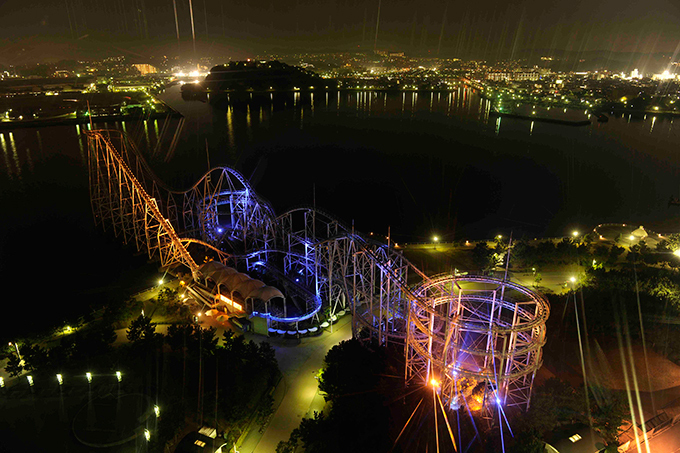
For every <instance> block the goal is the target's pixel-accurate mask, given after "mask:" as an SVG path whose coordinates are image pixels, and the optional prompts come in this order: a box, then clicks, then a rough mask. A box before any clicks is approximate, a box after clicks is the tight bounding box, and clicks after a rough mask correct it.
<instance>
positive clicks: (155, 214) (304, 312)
mask: <svg viewBox="0 0 680 453" xmlns="http://www.w3.org/2000/svg"><path fill="white" fill-rule="evenodd" d="M87 134H88V156H89V173H90V197H91V202H92V210H93V214H94V217H95V222H96V223H99V224H102V225H103V226H104V227H105V228H106V227H110V228H112V229H113V231H114V233H115V234H116V235H117V236H120V237H122V239H123V240H124V241H125V242H126V243H127V242H133V243H134V244H136V246H137V248H138V249H139V250H142V249H144V250H146V251H147V252H148V253H149V256H150V257H156V258H159V259H160V261H161V265H162V266H166V267H170V266H173V265H177V264H181V265H184V266H186V267H187V268H188V269H189V270H190V271H191V273H192V275H193V277H194V281H195V282H196V284H197V285H198V282H200V281H205V280H206V279H207V276H204V275H202V273H201V267H200V266H199V265H198V264H197V262H196V260H195V259H194V257H193V255H192V251H193V250H194V249H195V248H196V247H201V249H200V250H199V251H200V252H201V253H200V255H198V254H197V255H196V256H197V257H200V258H201V259H202V258H203V257H204V256H205V253H206V250H208V251H210V253H211V254H213V255H214V257H215V258H216V259H217V260H219V261H220V262H222V263H223V264H224V265H225V266H229V267H231V268H233V270H234V272H236V269H238V270H239V271H240V272H243V273H256V274H258V278H261V279H263V280H269V281H270V282H276V286H277V287H282V288H284V289H285V293H286V294H285V296H284V295H282V296H281V297H280V299H281V300H283V304H285V305H284V306H283V307H282V308H280V309H278V308H277V310H276V311H275V310H273V309H271V307H272V306H273V305H272V304H268V303H265V304H264V305H263V304H261V303H258V301H253V300H252V299H253V297H254V296H253V297H250V302H248V300H249V299H248V298H246V300H245V305H243V306H242V308H243V309H245V310H246V311H247V312H248V313H249V314H251V315H254V316H261V317H263V318H266V319H267V320H268V323H269V324H270V328H273V327H278V328H279V329H280V330H286V331H289V330H291V329H292V326H295V329H296V331H297V328H298V323H300V322H309V323H319V322H321V321H323V320H324V319H321V318H325V319H326V320H328V321H330V322H333V321H334V320H335V319H337V316H338V315H339V314H342V313H346V312H348V311H349V312H351V313H352V327H353V333H354V335H355V336H361V337H366V336H369V337H373V338H375V339H377V340H378V341H379V342H380V343H381V344H385V343H388V342H395V343H400V344H405V345H406V379H407V381H408V382H410V383H428V382H430V381H431V380H434V381H435V382H440V383H441V385H440V386H439V388H440V392H441V395H442V397H443V398H444V400H445V401H446V402H447V404H448V405H449V406H450V407H452V408H455V407H457V406H458V405H459V403H460V401H461V400H464V401H476V404H477V405H478V406H479V409H481V408H483V407H486V406H488V404H489V402H494V403H495V402H496V401H498V402H500V403H501V405H504V406H519V407H521V408H527V407H528V405H529V399H530V395H531V389H532V385H533V378H534V375H535V372H536V370H537V369H538V368H539V367H540V366H541V348H542V346H543V344H544V342H545V321H546V319H547V317H548V315H549V307H548V304H547V302H546V301H545V300H544V299H543V298H542V297H541V296H540V295H538V294H536V293H534V292H532V291H530V290H528V289H526V288H524V287H522V286H520V285H517V284H513V283H510V282H508V281H502V280H498V279H493V278H486V277H472V276H466V277H454V276H451V275H444V276H439V277H435V278H428V277H427V276H425V275H424V274H423V273H422V272H421V271H420V270H418V269H417V268H416V267H415V266H413V264H411V263H410V262H409V261H408V260H406V259H405V258H404V257H403V256H402V255H401V253H399V252H398V251H396V250H395V249H394V247H393V246H392V244H391V243H390V242H389V240H388V242H387V244H385V243H380V242H377V241H374V240H372V239H370V238H367V237H365V236H362V235H361V234H359V233H358V232H356V231H354V229H353V228H350V227H347V226H346V225H344V224H342V223H341V222H340V221H338V220H337V219H335V218H334V217H333V216H331V215H330V214H328V213H326V212H323V211H322V210H320V209H318V208H316V207H313V208H312V207H301V208H296V209H292V210H290V211H288V212H286V213H284V214H282V215H280V216H278V217H277V216H276V215H275V213H274V210H273V208H272V207H271V206H270V205H269V203H267V202H266V201H265V200H263V199H262V198H261V197H259V196H258V195H257V194H256V193H255V191H254V190H253V189H252V188H251V187H250V185H249V184H248V182H247V181H246V180H245V178H243V176H242V175H241V174H240V173H238V172H237V171H235V170H233V169H231V168H226V167H225V168H215V169H212V170H210V171H209V172H208V173H206V174H205V175H204V176H203V177H202V178H201V179H200V180H199V181H198V182H197V183H196V184H195V185H194V186H192V187H191V188H190V189H189V190H187V191H184V192H178V191H173V190H170V189H169V188H167V187H166V186H165V185H164V184H163V183H162V182H161V181H159V180H158V179H157V178H156V176H154V175H153V173H152V172H151V171H150V169H149V168H148V166H147V164H146V163H145V162H144V160H143V159H142V158H141V157H140V155H139V153H138V152H137V151H136V149H135V147H134V145H133V144H132V143H131V142H130V141H129V140H128V139H127V137H126V136H125V135H124V134H122V133H121V132H119V131H88V132H87ZM190 248H191V250H190ZM193 253H194V254H196V252H193ZM409 275H411V276H412V277H414V276H415V278H418V277H420V278H421V279H422V283H421V284H420V285H419V286H417V287H415V289H413V287H412V286H411V285H409V284H408V282H409ZM222 281H223V280H220V282H222ZM226 281H227V280H224V282H226ZM259 283H262V285H265V283H264V282H259ZM225 284H226V285H227V286H229V285H228V284H227V283H225ZM271 284H272V283H267V285H271ZM217 286H218V287H219V286H220V285H219V284H218V285H217ZM228 290H229V291H230V292H231V294H232V295H234V294H235V292H238V291H237V289H236V287H233V288H231V287H230V288H228ZM251 293H252V292H251ZM252 294H256V293H252ZM260 302H261V301H260ZM265 302H267V301H265ZM261 307H264V309H263V308H261ZM263 310H264V311H263ZM287 326H290V328H288V327H287ZM468 406H470V404H468Z"/></svg>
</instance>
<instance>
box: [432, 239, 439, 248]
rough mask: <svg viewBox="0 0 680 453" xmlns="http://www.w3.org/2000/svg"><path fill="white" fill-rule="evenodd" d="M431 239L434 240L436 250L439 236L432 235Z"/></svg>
mask: <svg viewBox="0 0 680 453" xmlns="http://www.w3.org/2000/svg"><path fill="white" fill-rule="evenodd" d="M432 241H433V242H434V249H435V250H437V242H439V236H433V237H432Z"/></svg>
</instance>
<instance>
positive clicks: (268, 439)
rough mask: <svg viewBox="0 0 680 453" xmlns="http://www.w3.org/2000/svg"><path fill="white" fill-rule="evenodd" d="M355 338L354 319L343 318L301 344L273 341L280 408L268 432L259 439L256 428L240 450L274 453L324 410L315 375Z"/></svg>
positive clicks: (272, 419)
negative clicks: (328, 355) (341, 345)
mask: <svg viewBox="0 0 680 453" xmlns="http://www.w3.org/2000/svg"><path fill="white" fill-rule="evenodd" d="M351 337H352V323H351V316H349V315H348V316H344V317H343V318H341V319H340V320H339V321H338V322H337V323H336V324H335V325H334V326H333V333H331V331H330V328H328V329H326V331H325V332H324V333H323V334H322V335H320V336H318V337H313V338H303V339H302V340H301V341H296V340H281V341H272V346H273V347H274V349H275V350H276V358H277V360H278V362H279V368H280V369H281V373H282V374H283V378H282V379H281V382H280V383H279V386H278V387H277V389H276V391H275V395H274V396H275V404H276V402H278V401H281V403H280V405H279V406H278V408H277V409H276V411H275V413H274V414H273V415H272V417H271V420H270V422H269V425H268V426H267V429H266V430H265V432H264V433H263V434H262V435H261V436H260V434H259V433H258V432H257V429H256V428H253V430H252V431H251V433H250V434H249V435H248V436H247V437H246V438H245V440H244V441H243V444H242V445H241V446H240V448H239V451H240V452H241V453H251V452H255V453H272V452H274V451H276V446H277V445H278V443H279V442H280V441H282V440H288V437H289V436H290V433H291V432H292V431H293V430H294V429H295V428H297V427H298V426H299V425H300V421H301V420H302V418H303V417H305V416H307V417H309V416H311V415H312V414H313V413H314V411H315V410H316V411H320V410H321V409H322V408H323V405H324V401H323V398H321V397H320V396H319V395H318V381H317V380H316V379H315V377H314V376H315V374H316V372H317V371H318V370H319V369H320V368H321V366H322V365H323V359H324V357H325V356H326V353H327V352H328V350H329V349H330V348H332V347H333V346H335V345H336V344H338V343H340V342H341V341H343V340H348V339H350V338H351Z"/></svg>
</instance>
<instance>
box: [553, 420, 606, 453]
mask: <svg viewBox="0 0 680 453" xmlns="http://www.w3.org/2000/svg"><path fill="white" fill-rule="evenodd" d="M604 447H605V445H604V441H603V440H602V437H601V436H600V435H599V434H597V433H596V432H595V431H593V430H592V429H591V428H590V427H589V426H586V425H572V426H570V427H565V428H562V429H560V430H559V432H557V433H555V434H554V436H553V438H552V439H551V442H550V443H549V444H547V446H546V452H550V453H598V452H600V451H601V450H602V449H603V448H604Z"/></svg>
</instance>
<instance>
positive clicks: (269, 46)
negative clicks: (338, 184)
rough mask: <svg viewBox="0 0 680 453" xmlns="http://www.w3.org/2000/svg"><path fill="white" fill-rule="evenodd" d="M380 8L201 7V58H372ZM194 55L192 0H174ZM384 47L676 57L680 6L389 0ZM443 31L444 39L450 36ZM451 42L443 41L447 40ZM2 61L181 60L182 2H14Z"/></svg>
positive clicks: (5, 20) (325, 3)
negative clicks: (324, 54)
mask: <svg viewBox="0 0 680 453" xmlns="http://www.w3.org/2000/svg"><path fill="white" fill-rule="evenodd" d="M378 1H379V0H369V1H366V2H363V1H359V0H315V1H312V0H286V1H271V0H247V1H246V0H233V1H229V2H227V1H219V0H193V10H194V23H195V32H196V39H197V47H198V49H199V54H201V55H227V56H231V57H232V58H242V57H245V56H250V55H252V54H254V53H259V52H264V51H269V52H294V51H347V50H352V49H361V50H372V49H373V47H374V38H375V30H376V18H377V13H378ZM175 4H176V7H177V15H178V17H179V20H178V25H179V33H180V39H181V41H182V43H181V46H180V48H181V50H182V53H183V54H186V55H185V56H186V57H189V56H191V48H192V45H191V22H190V15H189V0H175ZM380 10H381V13H380V25H379V33H378V45H377V47H378V48H379V49H390V50H404V51H406V52H410V53H413V54H419V55H428V54H429V55H436V54H437V53H438V51H439V55H440V56H448V57H462V58H489V59H496V58H498V59H503V58H512V57H515V58H518V57H521V58H524V57H526V56H527V54H546V53H550V52H555V51H561V50H567V51H572V52H574V51H575V52H585V51H593V50H604V51H609V52H640V53H645V54H647V53H653V52H660V53H667V54H668V55H669V56H672V55H673V54H674V53H675V52H677V47H678V43H679V42H680V28H679V27H677V24H678V23H680V3H677V2H671V1H663V0H650V1H635V2H633V1H614V0H601V1H592V0H576V1H571V2H552V1H535V0H526V1H524V2H507V1H498V0H496V1H486V2H465V3H464V2H445V1H443V0H438V1H435V0H421V1H405V0H382V2H381V5H380ZM442 26H443V30H444V32H443V35H442V34H441V30H442ZM440 36H441V43H440ZM0 43H1V44H0V64H17V63H22V62H30V61H41V60H45V59H52V60H56V59H60V58H69V57H70V58H73V56H74V55H75V56H77V57H80V58H82V57H84V56H87V57H104V56H109V55H120V54H128V55H131V56H132V55H138V56H140V57H145V56H148V55H150V54H155V55H157V54H158V52H159V51H161V52H164V53H167V54H169V55H176V54H177V53H178V42H177V34H176V26H175V16H174V10H173V0H57V1H55V0H5V1H2V2H1V3H0Z"/></svg>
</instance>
